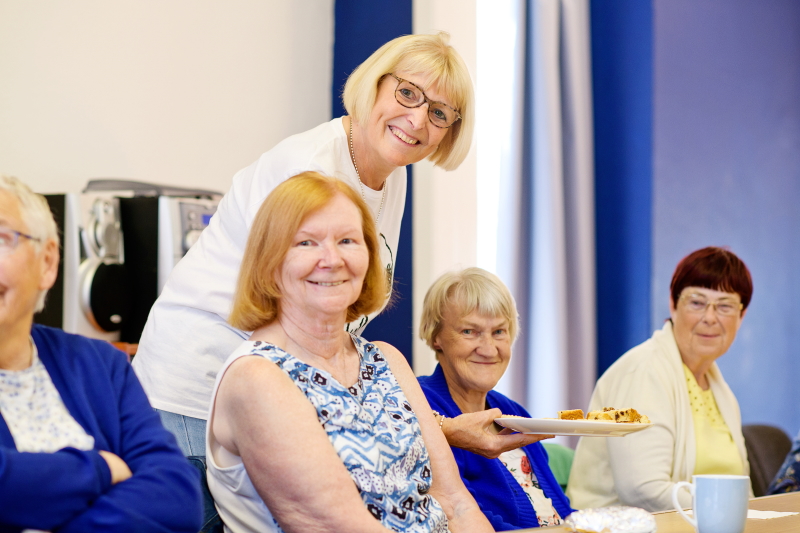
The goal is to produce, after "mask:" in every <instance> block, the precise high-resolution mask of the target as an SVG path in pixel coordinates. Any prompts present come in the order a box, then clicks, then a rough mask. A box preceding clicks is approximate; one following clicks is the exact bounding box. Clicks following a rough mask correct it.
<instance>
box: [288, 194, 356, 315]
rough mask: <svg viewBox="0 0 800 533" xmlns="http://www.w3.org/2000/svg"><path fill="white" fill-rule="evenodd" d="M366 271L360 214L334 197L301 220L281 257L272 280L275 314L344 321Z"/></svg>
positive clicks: (343, 199)
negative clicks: (278, 310) (277, 306)
mask: <svg viewBox="0 0 800 533" xmlns="http://www.w3.org/2000/svg"><path fill="white" fill-rule="evenodd" d="M368 266H369V251H368V249H367V245H366V243H365V242H364V233H363V230H362V221H361V214H360V213H359V211H358V208H357V207H356V206H355V204H353V202H351V201H350V200H349V199H348V198H346V197H345V196H344V195H342V194H337V195H336V196H335V197H334V198H333V199H332V200H331V201H330V202H329V203H328V204H327V205H326V206H325V207H323V208H322V209H320V210H318V211H316V212H314V213H311V214H310V215H309V216H308V217H306V219H305V220H303V222H302V223H301V224H300V227H299V229H298V230H297V233H295V236H294V240H293V241H292V244H291V246H290V247H289V250H288V251H287V252H286V257H285V258H284V260H283V264H282V265H281V268H280V270H279V273H278V280H277V283H278V287H279V288H280V291H281V303H280V308H281V313H282V314H298V313H299V314H300V315H303V316H308V315H314V316H320V315H325V316H332V317H338V316H339V315H341V316H342V317H344V316H345V315H346V313H347V308H348V307H349V306H350V305H352V304H353V303H354V302H355V301H356V300H357V299H358V297H359V295H360V294H361V287H362V285H363V282H364V276H365V275H366V272H367V268H368Z"/></svg>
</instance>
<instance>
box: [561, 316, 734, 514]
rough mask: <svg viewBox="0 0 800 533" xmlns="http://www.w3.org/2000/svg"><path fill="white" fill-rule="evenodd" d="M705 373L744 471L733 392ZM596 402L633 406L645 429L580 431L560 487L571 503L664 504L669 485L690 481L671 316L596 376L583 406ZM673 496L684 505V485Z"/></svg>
mask: <svg viewBox="0 0 800 533" xmlns="http://www.w3.org/2000/svg"><path fill="white" fill-rule="evenodd" d="M706 375H707V377H708V381H709V383H710V385H711V390H712V392H713V393H714V398H715V400H716V402H717V405H718V406H719V410H720V412H721V413H722V418H723V419H724V420H725V423H726V424H727V425H728V428H729V429H730V432H731V435H733V440H734V441H735V443H736V447H737V448H738V449H739V453H740V454H741V456H742V463H743V464H744V468H745V472H744V474H745V475H749V471H750V467H749V464H748V462H747V451H746V449H745V446H744V437H743V436H742V421H741V415H740V413H739V404H738V402H737V401H736V397H735V396H734V395H733V392H731V390H730V388H729V387H728V384H727V383H725V380H724V379H723V378H722V373H721V372H720V370H719V367H718V366H717V364H716V363H714V365H713V366H712V367H711V369H710V370H709V371H708V373H707V374H706ZM603 407H616V408H618V409H623V408H629V407H633V408H634V409H636V410H637V411H639V412H640V413H642V414H645V415H647V416H648V417H649V418H650V420H651V421H652V422H653V427H651V428H649V429H645V430H643V431H639V432H637V433H632V434H630V435H627V436H625V437H607V438H606V437H582V438H581V440H580V442H579V443H578V448H577V450H576V452H575V459H574V461H573V463H572V470H571V473H570V477H569V484H568V486H567V487H568V489H567V495H568V496H569V498H570V501H571V503H572V506H573V507H574V508H576V509H584V508H590V507H607V506H609V505H631V506H634V507H641V508H644V509H647V510H648V511H651V512H655V511H664V510H669V509H672V508H673V505H672V499H671V494H672V486H673V485H674V484H675V483H677V482H678V481H691V478H692V473H693V472H694V467H695V457H696V450H695V436H694V421H693V419H692V411H691V407H690V404H689V391H688V389H687V387H686V378H685V376H684V373H683V362H682V360H681V356H680V352H679V351H678V345H677V344H676V343H675V336H674V335H673V333H672V324H671V322H667V323H666V324H665V325H664V327H663V328H662V329H661V330H659V331H656V332H655V333H653V336H652V337H650V339H648V340H647V341H645V342H644V343H642V344H640V345H639V346H636V347H635V348H633V349H631V350H629V351H628V352H627V353H625V354H624V355H623V356H622V357H620V358H619V359H618V360H617V361H616V362H615V363H614V364H613V365H611V367H610V368H609V369H608V370H606V372H605V373H604V374H603V376H602V377H601V378H600V379H599V380H598V381H597V385H596V386H595V389H594V393H593V394H592V399H591V403H590V405H589V410H596V409H602V408H603ZM679 498H680V503H681V505H683V506H684V507H691V496H690V495H689V493H688V491H685V490H683V491H681V492H680V496H679Z"/></svg>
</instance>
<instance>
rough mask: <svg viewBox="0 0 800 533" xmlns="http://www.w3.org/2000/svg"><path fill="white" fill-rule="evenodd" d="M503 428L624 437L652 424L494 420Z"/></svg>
mask: <svg viewBox="0 0 800 533" xmlns="http://www.w3.org/2000/svg"><path fill="white" fill-rule="evenodd" d="M494 421H495V422H497V423H498V424H500V425H501V426H503V427H507V428H511V429H513V430H514V431H519V432H520V433H533V434H540V435H580V436H583V437H624V436H625V435H627V434H628V433H634V432H636V431H641V430H643V429H647V428H649V427H650V426H652V425H653V424H617V423H616V422H600V421H597V420H558V419H551V418H495V419H494Z"/></svg>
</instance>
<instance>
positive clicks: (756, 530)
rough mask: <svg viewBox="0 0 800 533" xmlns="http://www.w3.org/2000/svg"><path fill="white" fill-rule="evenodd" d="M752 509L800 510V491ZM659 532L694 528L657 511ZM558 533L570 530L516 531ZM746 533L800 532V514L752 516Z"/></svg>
mask: <svg viewBox="0 0 800 533" xmlns="http://www.w3.org/2000/svg"><path fill="white" fill-rule="evenodd" d="M749 507H750V509H756V510H758V511H793V512H796V513H798V512H800V492H791V493H789V494H778V495H776V496H764V497H762V498H753V499H752V500H750V505H749ZM653 516H655V518H656V525H657V527H658V533H694V528H693V527H692V526H691V525H689V523H688V522H687V521H686V520H684V519H683V518H682V517H681V515H679V514H678V513H677V512H676V511H669V512H663V513H655V514H654V515H653ZM545 531H547V532H548V533H558V532H564V531H569V529H568V528H566V527H563V526H558V527H548V528H545V529H538V528H531V529H520V530H517V532H516V533H543V532H545ZM744 531H745V533H767V532H769V533H800V514H796V515H792V516H784V517H782V518H771V519H769V520H758V519H755V518H750V519H748V520H747V524H746V525H745V528H744Z"/></svg>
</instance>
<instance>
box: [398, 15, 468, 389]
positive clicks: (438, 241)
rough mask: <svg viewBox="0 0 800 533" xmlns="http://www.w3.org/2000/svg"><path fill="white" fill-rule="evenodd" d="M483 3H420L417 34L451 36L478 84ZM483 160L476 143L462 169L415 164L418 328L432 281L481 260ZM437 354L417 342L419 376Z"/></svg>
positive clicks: (429, 369)
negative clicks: (478, 33)
mask: <svg viewBox="0 0 800 533" xmlns="http://www.w3.org/2000/svg"><path fill="white" fill-rule="evenodd" d="M477 1H478V0H415V1H414V33H433V32H435V31H438V30H443V31H446V32H448V33H449V34H450V44H452V45H453V46H454V47H455V48H456V49H457V50H458V51H459V53H460V54H461V56H462V57H463V58H464V61H465V62H466V63H467V67H468V68H469V69H470V73H471V74H472V79H473V82H474V81H475V80H476V78H475V73H476V61H477V59H476V12H477V11H476V2H477ZM476 177H477V161H476V156H475V143H474V139H473V146H472V150H471V151H470V153H469V155H468V156H467V159H466V160H465V161H464V162H463V163H462V164H461V166H460V167H459V168H458V169H456V170H454V171H451V172H445V171H443V170H442V169H440V168H437V167H433V166H432V165H430V164H429V163H428V162H422V163H417V164H415V165H414V292H413V299H414V325H415V328H414V329H415V331H416V329H417V325H418V324H419V319H420V315H421V312H422V300H423V299H424V298H425V292H426V291H427V290H428V287H430V285H431V283H433V281H434V280H435V279H436V278H437V277H439V276H440V275H441V274H443V273H444V272H446V271H448V270H453V269H456V268H464V267H468V266H474V265H475V264H476V259H477V240H476V235H477V223H476V221H477V218H478V215H477V212H478V211H477V209H478V208H477V203H478V199H477V185H476ZM435 367H436V361H435V359H434V357H433V352H432V351H431V350H430V348H428V347H427V345H426V344H425V343H424V342H422V341H421V340H419V339H415V341H414V372H415V373H416V374H417V375H427V374H430V373H431V372H433V369H434V368H435Z"/></svg>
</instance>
